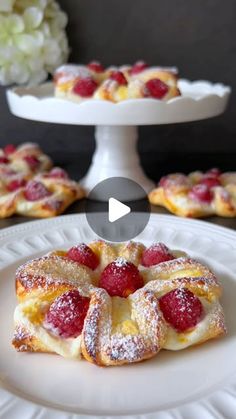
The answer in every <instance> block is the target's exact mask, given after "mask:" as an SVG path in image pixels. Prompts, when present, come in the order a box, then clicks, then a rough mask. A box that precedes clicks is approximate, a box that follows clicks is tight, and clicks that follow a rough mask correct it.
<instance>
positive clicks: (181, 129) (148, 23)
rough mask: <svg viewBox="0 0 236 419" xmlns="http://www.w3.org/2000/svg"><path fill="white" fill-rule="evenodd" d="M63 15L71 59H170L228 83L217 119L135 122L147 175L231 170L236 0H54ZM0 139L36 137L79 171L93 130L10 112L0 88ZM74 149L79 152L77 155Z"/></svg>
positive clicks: (185, 71)
mask: <svg viewBox="0 0 236 419" xmlns="http://www.w3.org/2000/svg"><path fill="white" fill-rule="evenodd" d="M59 3H60V4H61V6H62V8H63V9H64V10H65V11H66V12H67V14H68V16H69V24H68V27H67V32H68V37H69V42H70V46H71V57H70V60H71V61H74V62H82V63H83V62H84V63H86V62H88V61H90V60H93V59H98V60H100V61H102V62H103V63H104V64H105V65H110V64H123V63H132V62H134V61H136V60H137V59H144V60H145V61H147V62H148V63H150V64H153V65H155V64H161V65H176V66H177V67H178V68H179V70H180V74H181V76H182V77H186V78H189V79H192V80H194V79H208V80H211V81H213V82H223V83H226V84H228V85H230V86H232V88H233V95H232V97H231V101H230V105H229V107H228V109H227V111H226V113H225V114H224V115H222V116H220V117H217V118H215V119H210V120H207V121H199V122H194V123H187V124H186V123H185V124H175V125H169V126H161V127H158V126H151V127H142V128H141V129H140V141H139V148H140V151H141V153H142V154H141V158H142V163H143V165H144V167H145V170H146V171H147V172H148V174H149V175H150V176H151V177H153V178H155V179H157V178H158V177H159V175H160V174H162V173H165V172H168V171H170V170H171V171H172V170H182V171H188V170H193V169H197V168H202V169H205V168H207V167H208V166H212V165H213V166H216V165H218V166H220V167H221V168H222V169H228V170H229V169H231V170H233V169H234V170H236V162H235V156H236V123H235V117H236V114H235V107H236V97H235V95H234V90H235V87H236V86H235V85H236V76H235V75H236V1H235V0H227V1H222V0H198V1H190V0H178V1H174V0H165V1H163V0H162V1H159V0H145V1H143V0H119V1H117V0H100V1H96V0H80V1H78V0H77V1H75V0H60V1H59ZM0 111H1V116H0V128H1V129H0V144H1V145H4V144H6V143H8V142H14V143H18V142H22V141H36V142H39V143H40V144H41V145H42V147H43V148H44V150H45V151H46V152H48V153H49V154H51V155H52V156H53V157H54V160H55V161H56V163H57V164H62V165H64V166H66V167H67V168H69V171H70V172H71V174H75V173H76V175H77V177H78V178H79V177H80V176H82V175H83V174H84V172H85V171H86V168H87V166H88V165H89V162H90V159H91V155H92V150H93V148H94V140H93V129H92V128H91V127H75V126H69V125H68V126H63V125H58V126H57V125H54V124H44V123H36V122H31V121H27V120H21V119H18V118H16V117H14V116H11V115H10V113H9V111H8V108H7V105H6V101H5V91H4V88H0ZM76 153H78V154H77V155H76Z"/></svg>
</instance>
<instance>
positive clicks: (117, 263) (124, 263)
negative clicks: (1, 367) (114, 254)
mask: <svg viewBox="0 0 236 419" xmlns="http://www.w3.org/2000/svg"><path fill="white" fill-rule="evenodd" d="M114 265H115V266H117V268H122V267H123V266H127V265H128V261H127V260H126V259H124V258H122V257H119V258H117V259H116V260H115V261H114Z"/></svg>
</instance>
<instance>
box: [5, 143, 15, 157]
mask: <svg viewBox="0 0 236 419" xmlns="http://www.w3.org/2000/svg"><path fill="white" fill-rule="evenodd" d="M3 150H4V153H5V154H6V155H7V156H8V155H9V154H12V153H15V151H16V146H14V144H7V145H6V146H5V147H4V149H3Z"/></svg>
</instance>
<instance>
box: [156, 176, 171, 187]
mask: <svg viewBox="0 0 236 419" xmlns="http://www.w3.org/2000/svg"><path fill="white" fill-rule="evenodd" d="M168 183H169V176H162V178H161V179H160V181H159V183H158V186H161V187H162V188H164V187H165V186H167V185H168Z"/></svg>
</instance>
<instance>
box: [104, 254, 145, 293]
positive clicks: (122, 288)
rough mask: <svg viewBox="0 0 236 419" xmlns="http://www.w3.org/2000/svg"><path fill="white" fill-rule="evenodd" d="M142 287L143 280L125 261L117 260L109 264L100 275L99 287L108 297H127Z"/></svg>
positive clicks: (131, 265) (132, 265) (130, 264)
mask: <svg viewBox="0 0 236 419" xmlns="http://www.w3.org/2000/svg"><path fill="white" fill-rule="evenodd" d="M142 286H143V278H142V276H141V275H140V273H139V271H138V269H137V268H136V266H135V265H134V264H133V263H131V262H128V261H127V260H125V259H122V258H118V259H116V260H115V261H114V262H111V263H109V265H107V266H106V268H105V269H104V271H103V272H102V274H101V277H100V281H99V287H101V288H104V289H105V290H106V291H107V292H108V294H109V295H111V296H115V295H117V296H118V297H128V295H130V294H132V293H133V292H134V291H136V290H137V289H138V288H141V287H142Z"/></svg>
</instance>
